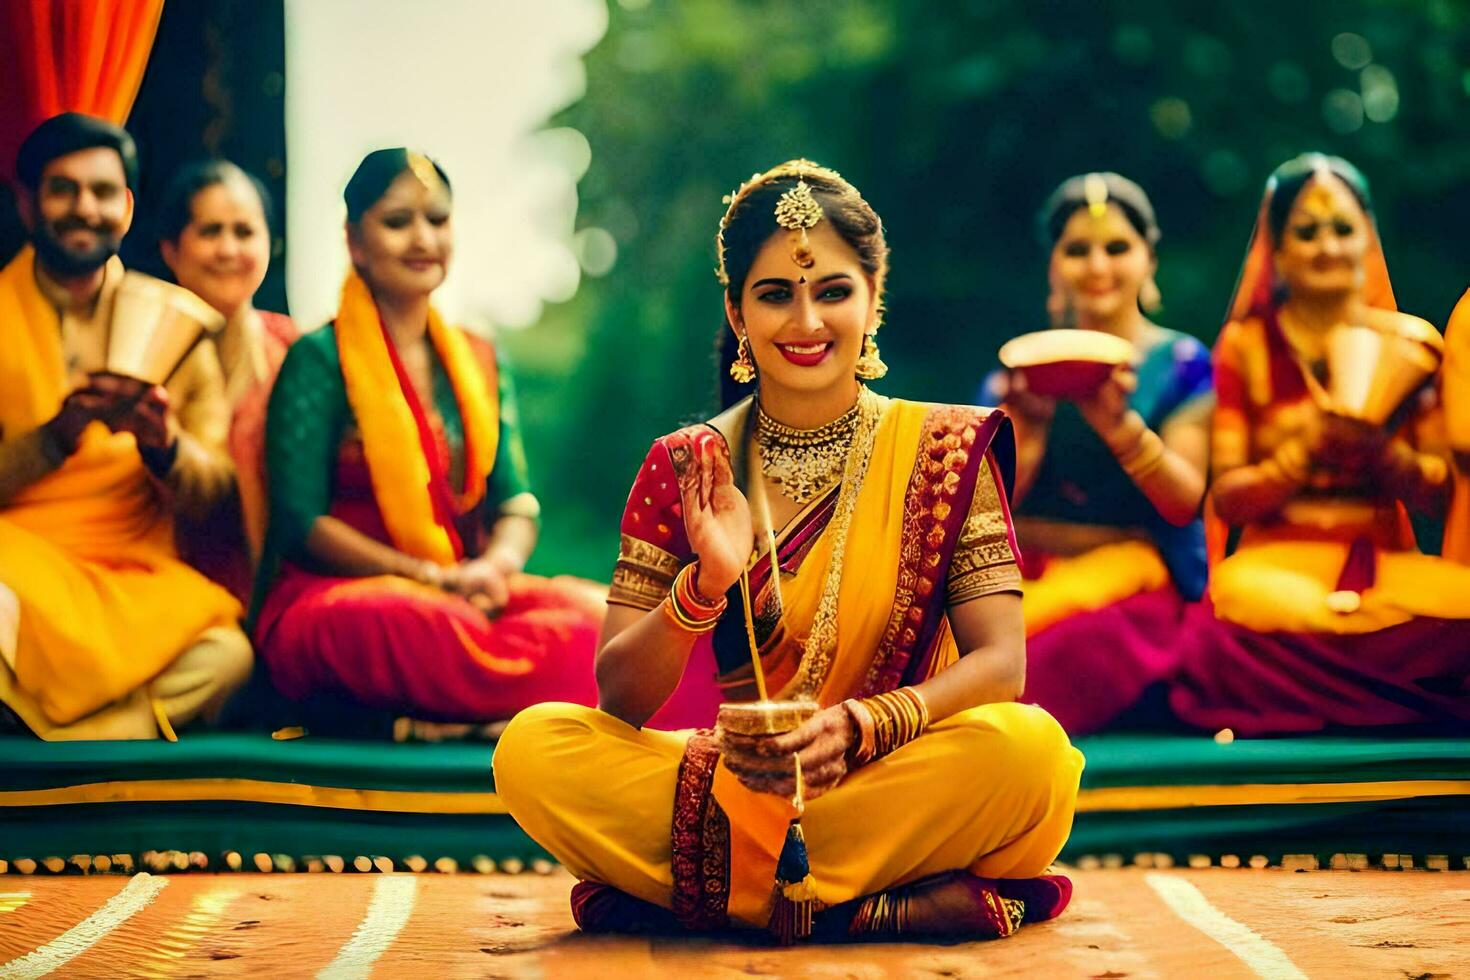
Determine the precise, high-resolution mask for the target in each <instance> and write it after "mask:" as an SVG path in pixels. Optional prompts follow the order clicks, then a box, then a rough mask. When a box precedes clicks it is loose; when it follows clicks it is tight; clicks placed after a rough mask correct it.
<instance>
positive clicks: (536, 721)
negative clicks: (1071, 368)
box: [494, 160, 1082, 938]
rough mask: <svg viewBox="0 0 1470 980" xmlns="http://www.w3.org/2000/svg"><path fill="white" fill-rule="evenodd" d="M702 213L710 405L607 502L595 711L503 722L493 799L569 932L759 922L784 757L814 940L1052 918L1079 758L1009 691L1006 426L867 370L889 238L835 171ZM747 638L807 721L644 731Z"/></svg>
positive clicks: (1016, 672) (707, 681) (729, 666)
mask: <svg viewBox="0 0 1470 980" xmlns="http://www.w3.org/2000/svg"><path fill="white" fill-rule="evenodd" d="M720 228H721V232H720V236H719V238H718V248H719V256H720V272H721V281H722V282H723V283H724V284H725V287H726V293H725V300H726V318H727V321H728V325H729V329H730V336H731V339H732V341H733V340H738V344H737V343H731V344H729V345H727V351H726V356H725V363H726V365H727V366H728V367H729V369H730V373H731V375H732V377H733V378H734V380H735V382H736V385H734V386H730V387H732V388H734V389H735V390H733V391H730V390H727V394H726V398H725V401H726V404H727V405H730V407H729V408H728V409H727V410H726V411H725V412H724V413H723V414H722V415H720V416H718V417H717V418H715V419H713V420H712V421H711V422H709V423H707V424H704V425H698V426H692V427H689V428H686V429H683V430H680V431H679V432H676V433H673V434H672V435H669V436H665V437H663V438H661V439H659V440H658V441H657V442H655V443H654V446H653V448H652V449H651V450H650V452H649V454H648V456H647V458H646V459H645V461H644V463H643V467H642V470H641V471H640V473H639V475H638V478H637V480H636V482H635V483H634V486H633V490H632V493H631V495H630V497H629V501H628V508H627V510H626V511H625V513H624V517H623V524H622V550H621V555H620V557H619V560H618V564H617V568H616V571H615V573H614V580H613V589H612V594H611V596H610V599H609V602H610V603H612V604H613V608H612V609H611V611H610V613H609V616H608V620H607V623H606V626H605V628H604V631H603V639H602V644H601V649H600V651H599V654H598V661H597V673H598V687H599V697H600V700H599V704H600V708H599V709H591V708H582V707H578V706H575V705H567V704H544V705H538V706H536V707H533V708H530V709H528V710H526V711H524V712H522V713H521V714H520V715H518V716H517V717H516V718H515V719H514V720H513V721H512V722H511V724H510V727H509V728H508V730H507V731H506V733H505V735H504V737H503V738H502V739H501V741H500V744H499V745H498V747H497V749H496V753H495V760H494V765H495V776H496V788H497V791H498V792H499V793H500V795H501V796H502V798H503V799H504V800H505V802H506V805H507V806H508V807H509V809H510V812H511V814H512V815H513V816H514V817H515V818H516V820H517V821H519V822H520V824H521V826H522V827H524V828H525V829H526V831H527V832H528V833H530V835H531V836H532V837H534V838H535V839H536V840H537V841H538V842H539V843H541V844H542V845H543V846H544V847H546V848H547V849H548V850H549V851H551V852H552V853H553V854H554V855H555V856H556V857H557V858H558V859H559V860H561V861H562V862H563V863H564V864H566V865H567V867H568V868H570V869H571V870H572V872H573V873H574V874H575V875H576V876H577V877H578V878H579V879H581V883H580V884H579V885H578V886H577V887H576V889H575V890H574V892H573V912H574V915H575V916H576V918H577V921H578V923H579V925H580V926H581V927H582V928H583V929H588V930H636V929H652V928H676V927H684V928H691V929H717V928H724V927H726V926H729V925H736V926H744V927H756V928H759V927H764V926H768V925H770V926H771V927H772V928H773V930H775V926H776V924H775V921H774V912H775V910H776V909H777V908H778V907H779V905H780V902H779V901H778V900H777V895H778V889H777V888H776V880H777V870H778V861H780V860H781V858H782V848H783V843H784V842H785V840H786V835H787V830H788V824H789V822H790V820H791V818H792V816H793V813H794V808H793V806H792V803H791V797H792V796H793V794H794V792H795V789H796V782H795V773H794V767H793V763H792V754H793V753H798V754H799V758H800V763H801V772H802V774H803V780H804V784H805V786H804V788H805V799H806V801H807V804H808V805H807V806H806V809H805V813H804V815H803V816H802V818H801V823H802V826H803V828H804V830H805V835H806V843H807V847H808V848H809V855H810V869H811V876H812V880H813V882H814V885H815V900H816V905H815V908H816V909H817V910H818V911H817V914H816V916H815V922H814V926H813V930H814V933H813V934H814V935H815V936H817V937H818V938H848V937H852V938H862V937H871V936H886V937H895V936H899V937H901V936H910V935H949V936H955V937H968V938H988V937H999V936H1005V935H1009V934H1010V933H1012V932H1014V931H1015V930H1016V929H1017V928H1018V927H1019V926H1020V925H1021V924H1022V923H1023V922H1031V921H1037V920H1041V919H1047V918H1051V917H1053V916H1055V915H1057V914H1059V913H1060V912H1061V910H1062V908H1063V907H1064V906H1065V905H1066V903H1067V901H1068V899H1069V897H1070V894H1071V886H1070V884H1069V883H1068V882H1067V881H1066V879H1064V878H1061V877H1059V876H1046V875H1045V871H1046V870H1047V866H1048V865H1049V864H1050V862H1051V861H1052V860H1053V859H1054V858H1055V857H1056V855H1057V853H1058V852H1059V851H1060V849H1061V847H1062V844H1063V843H1064V842H1065V840H1066V837H1067V834H1068V832H1069V830H1070V827H1071V821H1072V811H1073V806H1074V803H1075V798H1076V792H1077V784H1078V780H1079V778H1080V774H1081V769H1082V757H1081V755H1080V753H1078V752H1077V751H1076V750H1075V749H1074V748H1072V746H1071V745H1070V744H1069V743H1068V741H1067V738H1066V735H1065V734H1064V733H1063V732H1062V730H1061V728H1060V726H1059V725H1057V723H1056V722H1055V721H1054V720H1052V718H1051V717H1050V716H1049V715H1047V714H1046V713H1045V712H1044V711H1042V710H1041V709H1039V708H1035V707H1032V706H1027V705H1020V704H1015V703H1012V702H1013V701H1014V699H1015V698H1016V696H1017V695H1018V694H1019V693H1020V691H1021V689H1022V686H1023V684H1024V672H1025V670H1024V662H1025V661H1024V657H1025V654H1024V635H1023V628H1022V623H1021V603H1020V596H1019V586H1020V577H1019V573H1018V572H1017V570H1016V565H1015V551H1014V544H1013V535H1012V532H1011V527H1010V519H1009V515H1008V512H1007V510H1006V504H1005V498H1006V492H1007V486H1008V484H1009V482H1010V480H1011V476H1012V471H1013V455H1014V451H1013V444H1012V440H1011V436H1010V429H1009V423H1008V422H1006V420H1005V418H1004V416H1003V415H1002V414H1001V413H999V412H993V411H990V410H986V409H974V408H964V407H959V406H948V405H928V404H920V403H914V402H905V401H900V400H897V399H888V398H884V397H881V396H879V395H877V394H875V393H873V392H872V391H870V390H868V389H867V388H866V387H865V386H864V385H863V384H862V383H861V380H860V379H871V378H876V377H879V376H881V375H882V373H883V371H884V370H885V369H884V367H883V365H882V362H881V361H880V360H879V359H878V351H877V346H876V344H875V342H874V340H873V334H874V332H875V331H876V329H877V326H878V322H879V311H880V310H881V299H882V289H883V281H884V275H885V272H886V269H887V246H886V243H885V242H884V239H883V232H882V225H881V222H880V221H879V219H878V217H877V215H876V214H874V213H873V211H872V209H871V207H869V205H868V204H867V202H866V201H864V200H863V199H862V197H861V196H860V195H859V194H858V192H857V191H856V189H855V188H853V187H852V185H851V184H849V183H848V182H847V181H845V180H843V179H842V178H841V177H840V176H838V175H837V174H836V173H834V172H832V171H830V170H827V169H825V168H821V167H818V166H817V165H815V164H813V163H810V162H808V161H804V160H796V161H791V162H789V163H786V164H782V165H781V166H778V167H776V168H774V169H773V170H770V171H768V172H767V173H765V174H762V175H758V176H756V177H755V178H753V179H752V180H751V181H750V182H749V183H746V184H744V185H742V186H741V187H740V188H739V189H738V190H737V191H736V192H735V194H734V195H733V196H732V197H731V199H730V207H729V210H728V212H727V213H726V215H725V219H724V220H723V221H722V222H721V225H720ZM757 374H759V378H760V384H759V388H758V391H757V393H756V395H755V396H753V397H740V396H745V395H747V391H748V387H749V386H748V382H750V381H751V380H753V379H754V378H755V377H756V375H757ZM732 396H733V397H732ZM736 398H738V400H735V399H736ZM748 499H749V500H750V501H752V502H754V504H755V507H754V518H753V516H752V508H751V506H750V505H749V504H748V503H747V500H748ZM757 528H762V529H768V530H769V531H770V532H771V533H770V535H769V536H768V535H767V534H766V533H765V530H762V532H761V533H760V534H759V535H757V533H756V529H757ZM757 537H759V538H761V539H765V540H770V541H772V542H773V543H774V564H775V566H776V569H777V573H776V574H775V575H774V576H773V575H772V571H771V569H772V564H773V556H772V553H771V551H772V549H771V548H770V547H769V546H764V545H763V546H762V548H761V549H760V550H761V551H762V552H763V553H762V554H761V555H760V557H759V558H758V560H757V561H756V562H755V563H754V564H753V565H752V566H751V567H750V569H749V576H748V593H747V594H748V596H749V600H748V608H749V610H750V611H751V613H752V615H751V616H750V619H749V620H747V619H746V615H745V612H746V609H747V600H746V599H744V598H742V589H741V583H742V581H743V579H744V577H743V576H742V572H743V571H744V570H745V568H746V563H747V557H748V556H749V555H750V554H751V553H752V550H753V545H754V542H755V541H756V539H757ZM751 644H754V645H755V646H756V647H757V648H758V649H759V652H760V662H761V665H762V669H763V673H764V676H765V679H766V684H767V688H768V690H770V692H771V694H772V696H773V697H776V698H781V699H790V698H796V697H804V698H808V699H811V700H814V701H816V702H817V703H818V704H819V705H820V706H821V710H820V711H819V712H818V713H817V714H816V715H815V717H813V718H812V719H811V720H810V721H809V722H807V723H806V724H804V725H802V726H801V727H799V728H797V729H795V730H793V731H791V732H789V733H787V734H785V735H781V736H776V737H774V738H768V739H762V740H751V739H742V738H741V737H739V736H734V735H728V734H726V735H724V736H722V737H716V736H714V735H712V733H711V732H710V731H709V730H708V729H705V730H700V731H678V732H673V731H658V730H655V729H654V728H652V727H648V726H647V723H648V722H649V719H650V718H652V717H653V716H654V715H655V712H657V711H658V710H659V709H660V707H661V706H663V705H665V703H666V702H667V701H669V700H670V698H671V695H672V696H673V697H674V699H675V700H680V701H682V702H683V706H684V709H685V710H686V711H687V710H688V706H689V704H690V701H691V700H692V698H691V692H697V691H698V690H699V689H700V688H701V685H702V686H703V689H704V690H705V691H706V692H708V693H711V694H712V693H713V690H714V685H713V684H712V683H711V677H712V676H716V677H717V678H718V688H719V697H720V698H722V699H723V700H726V701H747V700H752V699H754V698H755V697H756V686H755V683H754V672H753V670H752V665H751V654H750V650H751V646H750V645H751ZM962 653H963V656H962V655H961V654H962ZM681 678H683V683H682V684H681ZM676 688H678V691H677V692H676ZM703 720H704V722H705V723H706V724H707V723H708V722H709V721H711V720H713V715H712V713H706V715H705V717H704V719H703ZM613 787H616V789H614V788H613ZM776 931H779V930H776ZM798 935H799V933H798Z"/></svg>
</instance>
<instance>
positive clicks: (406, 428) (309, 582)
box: [254, 149, 605, 722]
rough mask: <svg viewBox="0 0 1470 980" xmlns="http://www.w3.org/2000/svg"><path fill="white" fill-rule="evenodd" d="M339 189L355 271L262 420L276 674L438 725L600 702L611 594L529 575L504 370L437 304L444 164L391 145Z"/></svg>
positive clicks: (527, 523)
mask: <svg viewBox="0 0 1470 980" xmlns="http://www.w3.org/2000/svg"><path fill="white" fill-rule="evenodd" d="M344 197H345V198H346V202H347V221H348V224H347V243H348V249H349V251H350V253H351V256H352V263H353V269H354V271H353V272H352V273H350V274H349V275H348V277H347V281H346V284H345V285H344V286H343V288H342V302H341V306H340V308H339V309H338V312H337V316H336V318H335V319H334V320H333V321H332V323H331V324H329V325H328V326H327V327H325V328H323V329H321V330H318V331H315V332H313V333H310V334H307V335H305V336H303V337H302V338H301V339H300V340H299V341H297V342H296V344H295V345H294V346H292V348H291V351H290V353H289V354H287V356H286V361H285V363H284V364H283V365H282V367H281V372H280V376H279V378H278V379H277V382H276V387H275V391H274V392H273V393H272V395H271V401H270V411H269V416H268V419H267V423H266V458H267V464H268V474H269V483H270V529H269V532H268V534H267V537H266V546H265V556H264V560H263V562H262V565H261V572H260V577H259V581H258V585H257V603H258V615H257V616H256V618H255V622H254V633H255V640H256V643H257V646H258V648H259V650H260V654H261V657H262V659H263V660H264V661H265V663H266V665H267V667H268V668H269V670H270V676H271V680H272V681H273V683H274V684H275V685H276V687H277V688H278V689H279V690H280V691H281V692H282V693H284V694H285V695H286V696H287V697H288V698H291V699H293V700H303V699H306V698H308V697H311V696H312V695H316V694H329V695H335V696H338V697H346V698H347V699H350V700H352V701H356V702H357V703H359V704H362V705H364V706H366V707H369V708H375V709H381V710H386V711H392V712H395V713H398V714H402V715H408V716H411V717H414V718H418V719H426V720H431V721H443V722H487V721H493V720H496V719H503V718H508V717H510V716H511V715H512V714H514V713H515V712H516V711H517V710H519V709H521V708H523V707H526V706H527V705H531V704H535V703H537V702H540V701H545V700H549V699H553V698H557V699H562V700H572V701H579V702H582V703H587V704H590V703H592V700H593V698H594V696H595V692H594V683H593V674H592V656H593V651H594V648H595V644H596V639H597V631H598V628H599V627H600V625H601V622H602V616H603V612H604V608H605V606H604V600H603V596H602V595H601V594H600V592H599V590H597V589H595V588H594V587H592V586H590V585H588V584H585V583H581V582H578V581H574V580H570V579H567V580H563V579H549V580H548V579H543V578H538V577H535V576H530V575H526V574H524V573H523V572H522V568H523V567H524V565H525V563H526V560H527V558H529V557H530V554H531V550H532V548H533V546H534V544H535V540H536V530H537V517H538V513H539V508H538V506H537V503H536V498H535V497H534V496H533V495H532V493H531V491H530V486H529V483H528V480H527V476H526V463H525V452H524V449H523V448H522V445H521V440H520V433H519V429H518V420H517V416H516V409H515V399H514V393H513V389H512V387H511V385H510V381H509V377H508V375H507V373H506V372H505V370H504V368H503V366H502V365H501V364H499V363H498V362H497V360H496V357H495V351H494V349H493V348H492V347H491V345H490V344H489V342H487V341H485V340H482V339H480V338H476V337H472V336H470V335H469V334H467V333H465V332H463V331H461V330H459V329H457V328H454V327H451V326H449V325H448V324H446V323H445V322H444V321H443V319H442V318H441V317H440V316H439V314H438V312H437V311H436V310H435V309H434V307H433V306H432V305H431V304H430V302H429V297H430V294H431V293H432V292H433V291H434V289H436V288H437V287H438V286H439V284H440V283H441V282H442V281H443V279H444V273H445V268H446V265H447V263H448V261H449V258H450V253H451V251H452V243H453V232H452V223H451V205H452V199H451V196H450V188H449V182H448V179H447V178H446V177H445V175H444V173H443V171H442V170H440V169H439V167H438V165H437V164H434V163H433V162H432V161H430V160H429V159H428V158H426V157H424V156H422V155H420V154H417V153H411V152H409V151H407V150H404V149H391V150H378V151H375V152H373V153H371V154H369V155H368V156H367V158H366V159H364V160H363V162H362V164H361V165H360V166H359V167H358V169H357V172H356V173H355V174H354V175H353V177H352V179H351V181H349V182H348V184H347V188H346V192H345V194H344Z"/></svg>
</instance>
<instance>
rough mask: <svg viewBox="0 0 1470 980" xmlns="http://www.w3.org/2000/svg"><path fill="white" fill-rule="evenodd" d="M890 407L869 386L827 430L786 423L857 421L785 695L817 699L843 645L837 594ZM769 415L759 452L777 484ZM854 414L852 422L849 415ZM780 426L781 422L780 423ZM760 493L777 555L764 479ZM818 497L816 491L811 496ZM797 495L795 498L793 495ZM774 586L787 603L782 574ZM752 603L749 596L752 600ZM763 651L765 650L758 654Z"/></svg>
mask: <svg viewBox="0 0 1470 980" xmlns="http://www.w3.org/2000/svg"><path fill="white" fill-rule="evenodd" d="M887 406H888V399H887V398H884V397H883V396H881V395H876V394H874V393H873V392H871V391H869V390H868V389H867V388H863V390H862V391H861V392H860V393H859V394H858V400H857V404H856V405H854V406H853V408H852V410H851V411H849V412H848V413H847V414H845V415H843V417H842V418H841V419H838V420H836V421H835V422H831V423H828V424H827V425H825V426H823V427H822V428H821V429H807V430H800V429H790V428H788V427H785V426H782V427H781V428H782V429H784V430H786V431H788V432H797V433H800V434H801V435H802V436H804V437H805V436H810V435H811V434H812V433H815V432H823V431H825V430H827V429H830V428H831V427H833V426H837V425H838V424H839V423H843V424H844V425H850V426H851V434H850V435H849V436H847V438H846V441H845V443H844V448H843V451H842V455H841V456H840V457H839V458H838V462H837V467H836V473H835V475H833V476H832V478H831V479H829V480H827V482H826V485H827V486H832V485H833V484H836V483H839V482H840V483H841V490H840V491H839V492H838V494H837V505H836V507H835V508H834V509H833V513H832V518H831V520H829V521H828V523H827V528H826V530H825V531H823V534H829V535H831V536H832V553H831V556H830V557H829V558H828V560H827V568H826V570H825V575H824V578H823V582H822V594H821V597H820V599H819V600H818V602H817V610H816V613H815V615H814V616H813V618H812V625H811V629H810V630H809V631H808V633H807V635H806V637H805V639H804V640H803V641H802V655H801V662H800V663H799V664H798V665H797V669H796V676H795V677H794V678H792V680H791V681H790V682H789V683H788V684H787V686H786V689H785V691H784V692H783V693H782V694H781V695H780V696H781V697H794V698H801V697H806V698H812V697H815V696H816V693H817V691H818V690H819V689H820V688H821V686H822V683H823V682H824V681H825V680H826V677H827V672H828V669H829V668H830V667H831V664H832V654H833V651H834V650H835V649H836V646H837V598H838V596H839V594H840V593H841V591H842V568H843V564H844V561H843V559H844V558H845V557H846V553H847V534H848V530H849V529H850V528H851V526H852V516H853V511H854V510H856V508H857V498H858V493H859V491H860V490H861V489H862V487H863V480H864V478H865V477H866V476H867V473H868V463H869V461H870V460H871V459H872V456H873V444H874V440H875V438H876V436H877V433H878V424H879V422H880V421H881V420H882V418H883V412H884V410H885V409H886V408H887ZM762 417H763V416H762V415H757V417H756V422H757V424H756V439H755V443H756V449H757V455H759V456H760V457H761V472H763V473H765V474H766V477H767V478H768V479H770V480H771V481H772V482H773V483H774V482H776V478H775V477H774V476H773V475H772V474H771V471H770V469H769V468H768V465H767V463H766V456H765V447H764V445H763V444H762V442H761V438H760V420H761V418H762ZM849 417H851V422H844V420H846V419H848V418H849ZM775 424H776V425H779V424H780V423H775ZM752 489H753V491H754V493H755V497H754V500H753V503H754V506H755V511H756V513H757V514H758V515H759V519H760V520H761V521H763V522H764V523H765V525H766V528H767V532H766V534H767V540H768V542H769V544H768V548H769V549H770V552H771V554H772V556H773V560H774V555H775V544H776V542H775V535H774V532H773V531H772V530H771V523H770V521H771V516H770V508H769V507H768V506H767V505H766V499H765V492H764V490H763V489H762V488H761V485H760V483H759V481H757V482H756V485H755V487H753V488H752ZM782 493H783V495H786V496H790V494H789V493H788V492H787V490H786V487H785V486H784V485H783V486H782ZM813 497H815V492H813V493H812V494H810V495H809V496H808V497H807V499H808V500H810V499H812V498H813ZM793 499H795V498H793ZM772 584H773V587H774V588H775V589H776V601H777V606H778V608H781V609H782V613H781V614H783V615H784V607H783V604H782V602H781V597H780V574H779V573H777V574H775V575H774V576H773V582H772ZM746 604H747V608H749V600H748V599H747V600H746ZM750 640H751V644H752V648H753V649H754V647H755V633H754V629H753V628H752V629H751V636H750ZM757 655H759V654H757Z"/></svg>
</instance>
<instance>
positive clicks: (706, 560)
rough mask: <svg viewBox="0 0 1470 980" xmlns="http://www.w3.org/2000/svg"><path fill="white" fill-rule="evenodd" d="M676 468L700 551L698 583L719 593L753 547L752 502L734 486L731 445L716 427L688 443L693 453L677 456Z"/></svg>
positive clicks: (689, 530)
mask: <svg viewBox="0 0 1470 980" xmlns="http://www.w3.org/2000/svg"><path fill="white" fill-rule="evenodd" d="M681 462H682V463H683V465H678V464H679V463H681ZM675 469H676V472H677V473H678V476H679V494H680V497H681V498H682V500H683V505H684V508H683V509H684V531H685V533H686V534H687V535H688V537H689V545H690V548H691V549H692V550H693V551H694V553H695V554H696V555H698V556H699V579H698V581H697V582H696V583H695V584H696V585H697V587H698V589H699V591H700V593H701V594H702V595H704V596H705V597H706V598H708V599H716V598H718V597H720V596H722V595H724V594H725V593H726V592H727V591H729V589H730V587H731V586H732V585H734V584H735V582H736V580H737V579H739V578H740V573H741V571H743V570H744V568H745V563H746V562H747V561H748V560H749V558H750V553H751V550H752V549H753V547H754V544H755V531H754V528H753V527H752V525H751V520H750V505H749V504H748V503H747V502H746V500H745V495H744V494H742V493H741V492H740V491H739V490H737V489H736V488H735V478H734V475H733V474H732V473H731V471H730V451H729V449H728V448H727V447H726V445H725V441H724V440H723V439H721V438H720V437H719V435H717V434H716V433H715V432H713V431H709V430H706V431H704V432H702V433H700V434H699V435H697V436H695V437H694V438H693V439H692V440H691V442H690V444H689V458H688V459H687V460H682V461H680V460H676V466H675Z"/></svg>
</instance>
